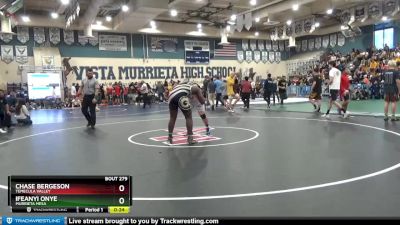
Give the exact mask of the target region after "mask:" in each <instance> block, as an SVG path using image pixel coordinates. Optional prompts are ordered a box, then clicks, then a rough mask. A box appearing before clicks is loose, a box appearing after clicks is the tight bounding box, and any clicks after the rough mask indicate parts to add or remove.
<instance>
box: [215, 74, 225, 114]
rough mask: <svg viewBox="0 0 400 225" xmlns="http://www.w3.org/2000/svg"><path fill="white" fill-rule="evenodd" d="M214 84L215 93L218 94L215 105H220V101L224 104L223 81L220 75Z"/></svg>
mask: <svg viewBox="0 0 400 225" xmlns="http://www.w3.org/2000/svg"><path fill="white" fill-rule="evenodd" d="M214 85H215V93H216V94H217V96H216V99H217V103H216V104H215V107H218V102H221V105H222V106H224V102H223V101H222V97H223V96H222V91H223V89H222V85H223V82H222V81H221V78H220V77H218V76H217V79H215V81H214Z"/></svg>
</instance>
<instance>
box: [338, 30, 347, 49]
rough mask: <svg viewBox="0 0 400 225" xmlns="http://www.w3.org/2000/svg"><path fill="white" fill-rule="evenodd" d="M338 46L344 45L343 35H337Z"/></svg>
mask: <svg viewBox="0 0 400 225" xmlns="http://www.w3.org/2000/svg"><path fill="white" fill-rule="evenodd" d="M337 42H338V45H339V46H340V47H342V46H343V45H344V44H345V42H346V39H345V37H344V36H343V34H342V33H339V34H338V41H337Z"/></svg>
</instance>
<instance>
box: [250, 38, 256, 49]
mask: <svg viewBox="0 0 400 225" xmlns="http://www.w3.org/2000/svg"><path fill="white" fill-rule="evenodd" d="M250 49H251V50H252V51H254V50H256V49H257V40H250Z"/></svg>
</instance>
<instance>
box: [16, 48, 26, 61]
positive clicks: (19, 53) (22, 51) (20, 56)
mask: <svg viewBox="0 0 400 225" xmlns="http://www.w3.org/2000/svg"><path fill="white" fill-rule="evenodd" d="M15 61H16V62H18V63H20V64H25V63H27V62H28V47H27V46H20V45H16V46H15Z"/></svg>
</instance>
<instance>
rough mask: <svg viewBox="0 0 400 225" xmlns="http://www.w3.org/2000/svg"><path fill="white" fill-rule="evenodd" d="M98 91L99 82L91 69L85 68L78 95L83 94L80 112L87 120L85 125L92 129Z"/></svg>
mask: <svg viewBox="0 0 400 225" xmlns="http://www.w3.org/2000/svg"><path fill="white" fill-rule="evenodd" d="M98 92H99V83H98V82H97V80H96V78H94V77H93V70H92V69H91V68H88V69H87V70H86V78H84V79H83V80H82V83H81V86H80V88H79V91H78V96H80V95H81V94H82V95H83V102H82V113H83V115H84V116H85V118H86V120H87V121H88V124H87V125H86V126H87V127H91V128H92V129H94V126H95V125H96V103H97V100H96V96H97V95H98Z"/></svg>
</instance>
